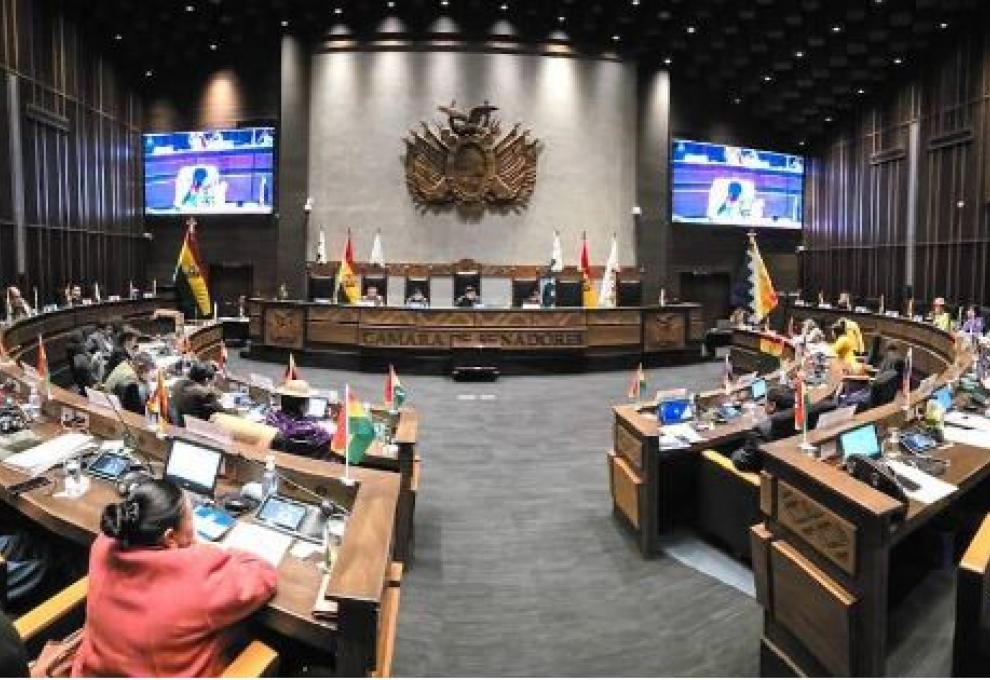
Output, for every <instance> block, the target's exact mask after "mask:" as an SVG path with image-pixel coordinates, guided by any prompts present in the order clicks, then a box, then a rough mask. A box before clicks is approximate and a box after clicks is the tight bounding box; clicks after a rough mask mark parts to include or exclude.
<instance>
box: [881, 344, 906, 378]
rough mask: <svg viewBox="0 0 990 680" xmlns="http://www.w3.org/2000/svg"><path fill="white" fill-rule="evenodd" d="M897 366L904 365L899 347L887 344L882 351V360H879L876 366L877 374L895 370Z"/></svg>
mask: <svg viewBox="0 0 990 680" xmlns="http://www.w3.org/2000/svg"><path fill="white" fill-rule="evenodd" d="M898 365H901V366H903V365H904V357H903V355H902V354H901V348H900V345H898V344H897V343H896V342H888V343H887V346H886V347H885V348H884V350H883V358H882V359H880V363H879V364H878V365H877V373H883V372H885V371H891V370H896V369H897V366H898Z"/></svg>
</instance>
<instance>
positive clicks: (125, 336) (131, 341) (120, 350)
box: [103, 326, 141, 375]
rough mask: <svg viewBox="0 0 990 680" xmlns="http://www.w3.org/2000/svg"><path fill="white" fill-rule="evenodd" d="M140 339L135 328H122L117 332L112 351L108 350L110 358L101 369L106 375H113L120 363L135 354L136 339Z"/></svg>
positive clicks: (139, 334)
mask: <svg viewBox="0 0 990 680" xmlns="http://www.w3.org/2000/svg"><path fill="white" fill-rule="evenodd" d="M140 337H141V333H140V332H139V331H138V330H137V329H136V328H132V327H130V326H124V327H122V328H121V329H120V331H118V332H117V335H116V336H115V338H114V346H113V349H112V350H110V356H109V357H108V358H107V360H106V362H105V364H104V367H103V370H104V371H106V374H107V375H110V374H111V373H113V370H114V369H115V368H117V364H119V363H120V362H121V361H123V360H124V359H128V358H130V357H132V356H134V355H135V354H137V348H138V338H140Z"/></svg>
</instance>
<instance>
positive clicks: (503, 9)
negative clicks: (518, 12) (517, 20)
mask: <svg viewBox="0 0 990 680" xmlns="http://www.w3.org/2000/svg"><path fill="white" fill-rule="evenodd" d="M499 9H500V10H502V11H503V12H504V11H506V10H507V9H509V5H508V3H505V2H503V3H502V6H501V7H499Z"/></svg>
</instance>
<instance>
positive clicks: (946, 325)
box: [928, 297, 952, 333]
mask: <svg viewBox="0 0 990 680" xmlns="http://www.w3.org/2000/svg"><path fill="white" fill-rule="evenodd" d="M928 320H929V321H931V322H932V324H934V325H935V326H936V327H938V328H940V329H942V330H943V331H945V332H946V333H948V332H949V331H950V330H952V317H951V316H949V313H948V312H947V311H945V298H943V297H937V298H935V299H934V300H932V311H931V314H929V319H928Z"/></svg>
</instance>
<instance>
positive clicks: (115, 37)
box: [113, 33, 124, 40]
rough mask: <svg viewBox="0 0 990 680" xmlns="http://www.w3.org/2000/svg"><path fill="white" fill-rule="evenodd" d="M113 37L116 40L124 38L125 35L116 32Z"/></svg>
mask: <svg viewBox="0 0 990 680" xmlns="http://www.w3.org/2000/svg"><path fill="white" fill-rule="evenodd" d="M113 39H114V40H123V39H124V36H122V35H121V34H120V33H115V34H114V36H113Z"/></svg>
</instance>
